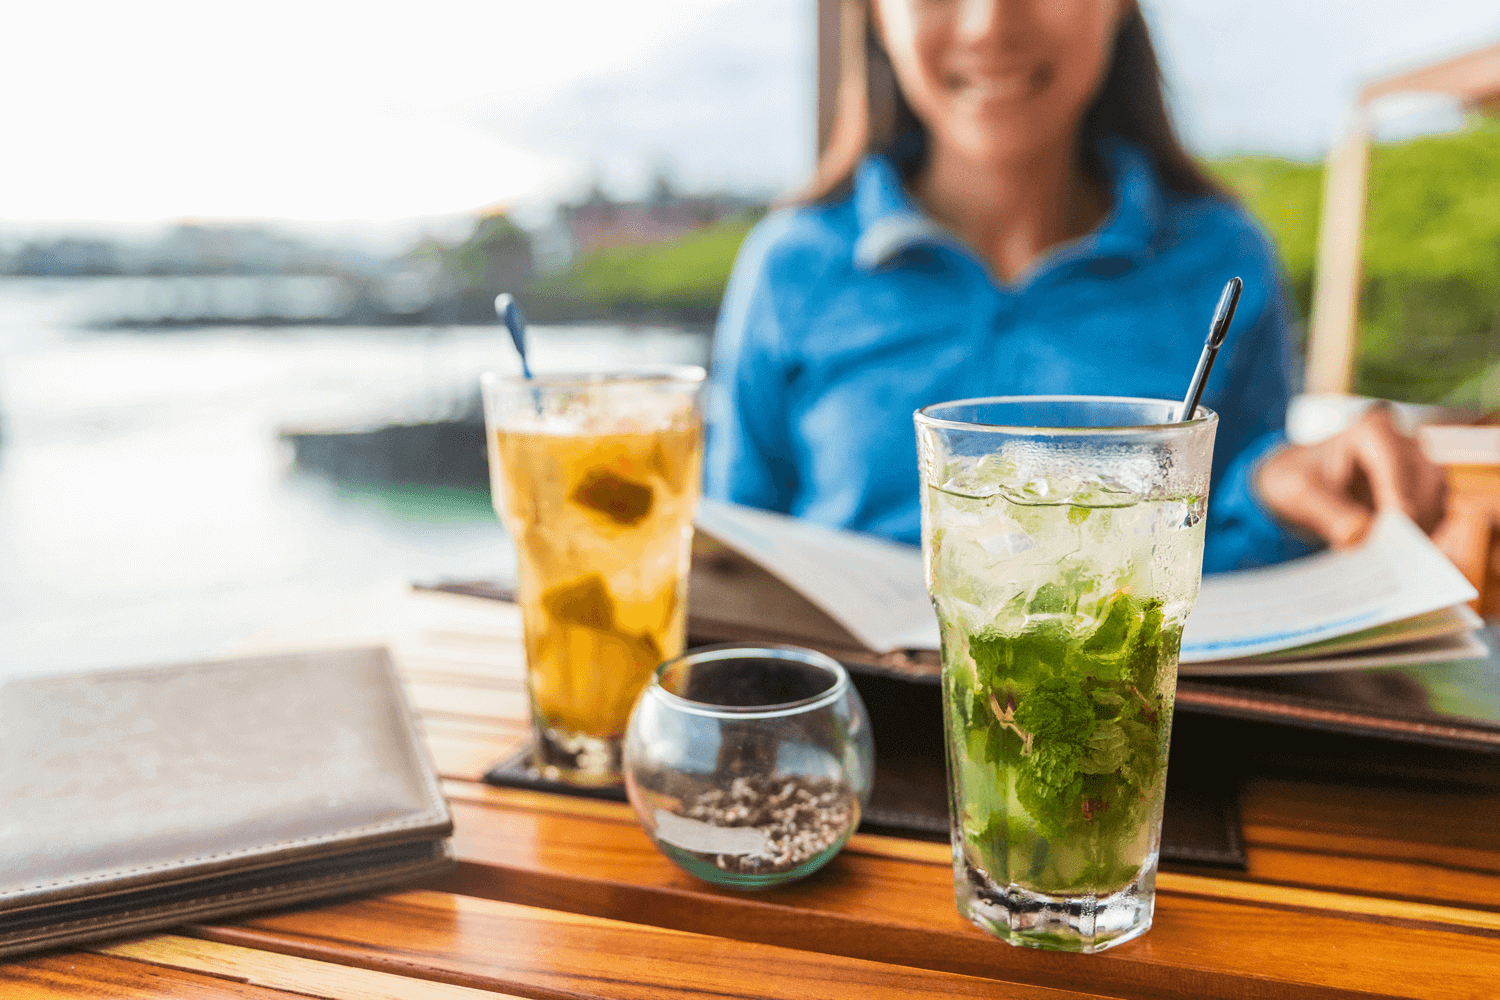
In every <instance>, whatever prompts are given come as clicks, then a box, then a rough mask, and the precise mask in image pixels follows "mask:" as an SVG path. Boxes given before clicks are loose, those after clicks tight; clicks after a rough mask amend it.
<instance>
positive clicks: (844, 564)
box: [695, 500, 938, 653]
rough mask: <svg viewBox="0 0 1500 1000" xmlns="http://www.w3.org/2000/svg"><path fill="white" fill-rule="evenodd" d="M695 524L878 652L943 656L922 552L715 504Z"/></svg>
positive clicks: (704, 507) (707, 503) (703, 508)
mask: <svg viewBox="0 0 1500 1000" xmlns="http://www.w3.org/2000/svg"><path fill="white" fill-rule="evenodd" d="M695 523H696V525H697V528H698V530H699V531H701V532H704V533H705V534H708V535H710V536H712V537H713V538H714V539H715V540H717V541H718V542H720V543H722V544H724V545H726V546H728V547H730V548H732V549H734V550H735V551H737V552H739V553H740V554H742V555H744V556H745V557H746V558H748V559H751V560H754V561H755V562H756V563H758V564H760V565H761V566H762V567H764V568H765V569H766V570H767V571H768V572H770V573H771V574H773V575H774V576H776V577H777V578H778V579H780V580H781V581H782V582H783V583H785V584H787V585H788V586H789V587H791V588H793V589H794V590H797V591H799V592H801V593H802V595H803V596H804V597H806V598H807V599H808V600H809V601H810V602H812V603H813V604H815V605H817V607H818V608H820V609H822V610H823V611H824V612H825V613H826V614H827V615H828V616H829V617H830V618H832V619H833V620H834V621H836V622H837V623H838V624H840V625H842V626H843V627H844V628H845V629H847V630H848V631H849V633H850V634H852V635H853V636H854V637H855V638H856V639H858V640H859V641H860V642H862V643H864V645H865V646H867V647H869V649H870V650H871V651H872V652H875V653H887V652H890V651H891V650H893V649H937V647H938V629H937V618H936V616H935V615H934V614H933V611H932V602H931V601H930V600H929V599H928V597H927V584H926V581H925V579H924V577H923V575H922V550H921V549H919V548H916V547H915V546H910V545H898V544H896V543H895V542H888V541H885V540H884V539H879V538H872V537H870V536H868V535H859V534H855V533H853V532H849V531H837V530H834V529H832V528H825V527H823V526H821V525H817V524H812V523H811V522H808V521H801V520H798V519H796V518H792V517H787V516H786V515H784V514H774V513H771V512H768V511H763V510H755V509H753V508H750V507H741V506H738V505H736V504H728V503H722V502H719V501H714V500H704V501H702V502H701V503H700V504H699V506H698V516H697V518H696V519H695Z"/></svg>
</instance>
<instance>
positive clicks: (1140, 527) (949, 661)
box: [916, 396, 1218, 952]
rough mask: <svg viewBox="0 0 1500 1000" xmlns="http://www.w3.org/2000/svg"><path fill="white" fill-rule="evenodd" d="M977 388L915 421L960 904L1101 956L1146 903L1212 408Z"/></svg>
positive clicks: (1000, 930)
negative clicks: (1183, 416) (1190, 411)
mask: <svg viewBox="0 0 1500 1000" xmlns="http://www.w3.org/2000/svg"><path fill="white" fill-rule="evenodd" d="M1181 410H1182V404H1181V403H1180V402H1167V401H1161V400H1151V399H1116V398H1107V397H1086V396H1050V397H1021V396H1012V397H993V398H988V399H969V400H960V401H957V402H951V403H942V404H939V405H936V406H929V407H925V408H923V409H921V410H918V411H917V413H916V425H917V444H918V450H919V454H920V459H919V462H920V466H921V470H920V471H921V480H922V547H923V553H924V556H925V561H926V566H927V587H928V591H929V592H930V593H931V595H932V602H933V606H934V607H935V608H936V610H937V616H938V622H939V626H940V629H941V633H942V649H943V710H944V722H945V726H946V729H947V749H948V788H949V813H950V816H951V820H952V835H953V865H954V882H955V886H954V891H955V895H956V897H957V903H958V909H959V912H960V913H962V914H963V915H964V916H966V917H967V918H968V919H970V920H971V921H973V922H974V923H975V924H977V925H978V926H979V927H981V928H983V929H984V930H987V931H989V932H990V933H992V934H995V935H997V936H998V937H1000V938H1002V939H1004V940H1005V941H1008V942H1010V943H1011V944H1016V945H1025V946H1028V947H1035V948H1052V949H1059V950H1066V951H1082V952H1096V951H1101V950H1103V949H1105V948H1108V947H1111V946H1113V945H1116V944H1120V943H1121V942H1124V941H1128V940H1129V939H1131V938H1133V937H1135V936H1137V935H1139V934H1141V933H1143V932H1145V931H1146V930H1147V928H1149V927H1150V926H1151V916H1152V910H1153V907H1154V904H1155V881H1156V863H1157V851H1158V845H1159V843H1160V839H1161V816H1162V798H1163V792H1164V790H1165V787H1166V769H1167V746H1168V741H1169V740H1170V737H1171V732H1172V700H1173V696H1174V694H1175V692H1176V686H1177V652H1178V645H1179V642H1180V640H1181V637H1182V626H1183V623H1184V622H1185V621H1186V620H1187V616H1188V612H1189V611H1191V610H1192V606H1193V601H1194V600H1195V599H1196V597H1197V594H1198V583H1199V578H1200V576H1201V573H1202V566H1203V519H1204V513H1205V508H1206V503H1207V498H1208V482H1209V470H1210V464H1211V460H1212V456H1213V443H1214V431H1215V429H1216V427H1217V423H1218V418H1217V416H1215V415H1214V414H1213V413H1212V412H1211V411H1209V410H1207V409H1205V408H1203V407H1199V408H1198V410H1197V412H1196V419H1193V420H1190V421H1186V422H1182V421H1179V420H1178V415H1179V413H1180V411H1181Z"/></svg>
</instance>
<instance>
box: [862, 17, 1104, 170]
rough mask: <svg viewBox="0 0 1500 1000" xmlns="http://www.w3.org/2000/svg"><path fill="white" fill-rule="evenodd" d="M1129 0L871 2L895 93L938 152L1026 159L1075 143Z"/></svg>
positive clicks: (991, 159)
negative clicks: (1055, 146) (892, 72)
mask: <svg viewBox="0 0 1500 1000" xmlns="http://www.w3.org/2000/svg"><path fill="white" fill-rule="evenodd" d="M1127 2H1128V0H874V3H875V13H876V18H877V27H878V28H879V30H880V35H881V38H882V39H883V40H884V42H885V48H886V51H887V52H888V53H889V54H890V58H891V65H892V66H893V67H894V69H895V71H896V79H897V81H898V82H899V83H900V85H901V92H902V94H904V95H905V96H906V100H907V103H908V104H910V105H911V108H912V110H913V111H915V112H916V114H917V117H918V118H920V119H921V120H922V122H923V124H925V125H926V126H927V129H928V131H929V132H930V133H931V137H932V143H933V147H932V151H933V153H934V154H939V155H950V154H957V155H958V156H960V157H962V158H963V159H965V160H971V161H974V162H975V163H976V165H977V164H980V163H983V164H995V165H999V164H1005V163H1013V162H1017V161H1021V160H1025V159H1027V158H1029V157H1030V156H1032V155H1034V154H1035V153H1037V152H1039V151H1041V150H1042V149H1044V148H1046V147H1048V146H1051V145H1053V144H1055V143H1057V142H1059V141H1071V138H1072V136H1073V135H1075V134H1076V133H1077V130H1078V126H1079V124H1080V122H1081V120H1082V118H1083V113H1084V111H1085V110H1086V109H1087V108H1088V106H1089V103H1090V101H1091V100H1092V99H1093V97H1094V94H1095V93H1096V92H1097V91H1098V89H1099V85H1100V84H1101V83H1103V81H1104V74H1105V73H1106V71H1107V70H1108V68H1109V61H1110V55H1111V52H1112V49H1113V45H1114V37H1115V31H1116V29H1117V28H1118V27H1119V24H1120V20H1121V18H1122V17H1123V16H1124V12H1125V5H1126V3H1127Z"/></svg>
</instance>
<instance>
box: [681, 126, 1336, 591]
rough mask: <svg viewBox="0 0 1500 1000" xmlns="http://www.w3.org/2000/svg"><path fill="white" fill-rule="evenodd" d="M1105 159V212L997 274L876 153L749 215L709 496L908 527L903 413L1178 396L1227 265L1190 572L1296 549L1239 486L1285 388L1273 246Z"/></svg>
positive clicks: (1271, 443) (819, 517)
mask: <svg viewBox="0 0 1500 1000" xmlns="http://www.w3.org/2000/svg"><path fill="white" fill-rule="evenodd" d="M1101 154H1102V159H1103V162H1104V164H1105V167H1106V170H1107V172H1108V175H1109V182H1110V188H1111V191H1112V194H1113V204H1114V207H1113V209H1112V211H1111V213H1110V215H1109V217H1108V218H1107V219H1106V220H1105V222H1104V224H1103V225H1102V226H1101V227H1100V228H1099V229H1098V230H1096V231H1095V232H1093V233H1091V234H1089V235H1087V236H1085V237H1083V238H1081V239H1078V240H1074V241H1071V242H1069V243H1066V244H1064V245H1062V246H1059V247H1056V248H1054V249H1053V250H1051V251H1050V252H1049V253H1048V254H1047V255H1046V256H1044V257H1043V258H1042V259H1041V260H1039V261H1038V262H1037V263H1036V264H1035V265H1034V266H1033V267H1032V268H1031V270H1030V271H1028V272H1027V273H1026V274H1025V275H1024V276H1023V277H1022V278H1021V279H1020V280H1019V281H1018V282H1017V283H1015V284H1013V285H1007V284H1004V283H1003V282H1000V281H998V280H997V279H996V278H995V276H994V275H993V274H992V273H991V272H990V270H989V268H988V267H987V266H986V264H985V263H984V262H983V261H981V260H980V259H979V257H977V256H976V255H975V254H974V252H973V251H972V250H970V249H969V248H968V247H966V246H965V245H963V244H962V243H960V242H959V241H958V240H957V239H955V238H954V237H953V236H952V235H951V234H949V233H948V232H947V231H945V230H943V229H942V228H940V227H939V226H938V225H937V224H936V223H934V222H933V221H932V220H931V219H930V218H928V217H927V216H926V215H925V214H924V213H923V212H922V210H921V208H920V207H918V205H917V204H916V203H915V202H914V201H913V200H912V198H911V196H910V195H909V194H908V193H907V192H906V190H905V189H904V187H903V186H902V184H901V180H900V178H899V176H898V175H897V173H896V170H895V168H894V167H893V166H892V165H891V163H890V162H889V161H888V160H886V159H884V158H883V157H879V156H872V157H869V158H867V159H866V160H865V161H864V163H863V164H862V165H861V166H860V168H859V170H858V172H857V173H856V175H855V178H854V186H853V192H852V194H851V195H850V196H849V197H847V198H844V199H843V200H840V201H837V202H833V203H830V204H823V205H812V206H806V207H801V208H795V209H789V210H785V211H780V212H776V213H774V214H772V215H770V216H768V217H767V218H766V219H765V220H763V221H762V222H761V223H760V224H759V225H758V226H756V228H755V229H754V231H752V232H751V234H750V236H749V238H748V239H747V240H746V241H745V245H744V246H743V248H741V250H740V255H739V259H738V260H737V261H736V263H735V267H734V273H733V275H732V277H731V279H730V282H729V287H728V289H727V291H726V292H725V296H724V304H723V308H722V309H721V311H720V315H719V325H718V330H717V333H716V338H715V343H714V366H713V367H714V374H713V384H712V394H711V396H710V401H709V419H710V436H709V444H708V455H707V459H706V471H705V490H706V492H707V494H708V495H709V496H712V497H717V498H720V499H724V500H732V501H734V502H736V503H742V504H748V505H750V506H754V507H763V508H767V509H770V510H778V511H783V512H786V513H790V514H795V515H797V516H798V517H804V518H807V519H809V520H812V521H816V522H819V523H822V524H827V525H832V526H835V527H840V528H848V529H851V530H854V531H863V532H868V533H871V534H876V535H883V536H885V537H887V538H893V539H897V540H899V541H903V542H911V543H915V542H918V541H920V531H921V528H920V513H919V505H918V482H917V451H916V439H915V434H914V431H913V427H912V411H914V410H916V409H917V408H918V407H922V406H926V405H928V404H930V403H938V402H942V401H944V400H950V399H964V398H969V397H974V396H995V395H1014V394H1031V393H1080V394H1089V395H1109V396H1150V397H1155V398H1160V399H1181V398H1182V395H1183V392H1184V391H1185V390H1186V388H1187V381H1188V377H1189V376H1190V375H1191V374H1192V371H1193V366H1194V364H1195V363H1196V361H1197V359H1198V354H1199V352H1200V351H1201V349H1202V346H1203V338H1204V335H1205V333H1206V332H1207V326H1208V320H1209V316H1210V315H1211V314H1212V312H1213V308H1214V305H1215V303H1216V302H1217V301H1218V297H1219V293H1220V291H1221V290H1222V288H1223V286H1224V283H1225V282H1226V281H1227V280H1228V279H1229V278H1230V277H1231V276H1233V275H1239V276H1241V277H1242V278H1243V279H1244V281H1245V292H1244V295H1243V297H1242V298H1241V301H1240V306H1239V311H1238V313H1237V315H1236V317H1235V321H1234V325H1233V327H1232V328H1231V330H1230V333H1229V338H1228V341H1227V343H1226V345H1225V347H1224V349H1223V350H1222V351H1221V352H1220V354H1219V358H1218V361H1217V362H1216V364H1215V366H1214V370H1213V374H1212V376H1211V377H1210V378H1209V382H1208V388H1207V391H1206V393H1205V394H1204V400H1203V402H1204V404H1205V405H1206V406H1209V407H1211V408H1212V409H1214V410H1216V411H1218V413H1219V429H1218V435H1217V441H1216V445H1215V449H1214V485H1213V489H1212V491H1211V493H1210V500H1209V518H1208V540H1207V546H1206V550H1205V554H1204V569H1205V571H1208V572H1213V571H1218V570H1229V569H1237V568H1242V567H1246V566H1257V565H1266V564H1269V563H1274V562H1280V561H1282V560H1284V559H1288V558H1291V557H1292V556H1294V555H1300V554H1302V553H1304V552H1305V551H1307V550H1306V547H1305V546H1304V545H1303V544H1302V543H1300V542H1299V541H1297V540H1296V539H1295V538H1293V537H1292V536H1290V535H1289V534H1287V533H1286V532H1285V531H1284V530H1283V529H1282V528H1281V527H1279V526H1278V525H1277V523H1276V522H1274V521H1273V520H1272V519H1271V518H1270V517H1269V516H1268V514H1267V513H1266V512H1265V510H1264V509H1263V508H1262V507H1261V506H1260V504H1259V502H1258V501H1257V499H1256V498H1255V496H1254V495H1253V493H1252V491H1251V489H1250V482H1251V475H1252V472H1253V470H1254V466H1255V463H1256V462H1257V460H1258V459H1259V458H1261V457H1262V456H1264V455H1265V454H1266V453H1268V452H1269V451H1270V450H1272V449H1274V448H1276V447H1277V446H1279V445H1280V444H1281V443H1282V441H1283V440H1284V438H1283V433H1282V428H1283V426H1284V424H1285V421H1286V407H1287V401H1288V398H1289V394H1290V373H1291V352H1290V347H1289V344H1288V327H1289V323H1288V316H1287V307H1286V300H1285V296H1284V294H1283V292H1282V287H1281V280H1280V270H1279V267H1278V264H1277V260H1276V256H1275V252H1274V251H1273V250H1272V248H1271V246H1270V244H1269V243H1268V241H1267V239H1266V237H1265V235H1264V234H1263V233H1262V232H1261V230H1260V229H1259V228H1258V227H1257V226H1256V225H1255V224H1254V223H1253V222H1251V221H1250V219H1249V218H1248V217H1247V216H1246V215H1245V213H1244V212H1243V211H1242V210H1240V209H1239V208H1238V207H1237V206H1235V205H1233V204H1231V203H1230V202H1228V201H1225V200H1223V199H1221V198H1216V197H1210V196H1187V195H1181V194H1178V193H1175V192H1171V191H1167V190H1165V189H1163V187H1162V186H1161V184H1160V182H1159V181H1158V179H1157V176H1156V172H1155V170H1154V169H1153V167H1152V165H1151V163H1150V161H1149V159H1148V158H1147V157H1146V155H1145V154H1144V152H1143V151H1141V150H1140V149H1139V148H1138V147H1136V146H1133V145H1131V144H1129V143H1125V142H1120V141H1115V142H1110V143H1106V144H1105V145H1104V147H1103V148H1102V150H1101Z"/></svg>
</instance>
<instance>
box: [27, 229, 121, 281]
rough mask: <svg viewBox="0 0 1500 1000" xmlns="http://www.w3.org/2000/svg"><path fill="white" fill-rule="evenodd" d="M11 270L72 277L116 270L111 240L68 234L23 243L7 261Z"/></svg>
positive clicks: (54, 276)
mask: <svg viewBox="0 0 1500 1000" xmlns="http://www.w3.org/2000/svg"><path fill="white" fill-rule="evenodd" d="M7 269H8V270H9V272H10V273H11V274H20V275H26V276H28V277H36V278H73V277H80V276H83V275H103V274H119V273H120V261H119V258H118V256H117V255H116V253H115V247H114V245H113V244H110V243H106V242H104V241H103V240H83V239H74V238H71V237H68V238H64V239H60V240H56V241H55V242H52V243H27V244H26V245H25V246H23V247H21V249H20V250H18V251H17V252H16V254H15V256H13V257H12V258H11V259H10V261H9V266H8V268H7Z"/></svg>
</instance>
